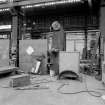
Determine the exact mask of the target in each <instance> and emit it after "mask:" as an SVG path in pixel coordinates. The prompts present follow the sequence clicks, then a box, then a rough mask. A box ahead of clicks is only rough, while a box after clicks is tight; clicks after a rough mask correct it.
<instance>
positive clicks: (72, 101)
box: [0, 76, 105, 105]
mask: <svg viewBox="0 0 105 105" xmlns="http://www.w3.org/2000/svg"><path fill="white" fill-rule="evenodd" d="M34 77H35V78H33V79H32V84H34V85H35V84H39V83H40V86H41V87H46V88H47V89H30V90H15V89H13V88H6V87H8V84H9V77H6V78H1V79H0V105H105V100H104V99H102V98H101V97H93V96H91V95H90V94H88V93H87V92H85V93H80V94H61V93H59V92H58V90H57V89H58V88H59V87H60V86H62V85H63V84H66V85H65V86H64V87H62V88H61V91H62V92H67V93H70V92H76V91H80V90H85V89H86V87H85V78H84V77H83V82H82V83H81V82H79V81H73V80H59V81H58V80H56V78H55V77H54V78H53V77H49V76H34ZM86 81H87V86H88V89H89V90H97V91H99V92H100V93H101V94H102V95H105V90H99V89H105V87H104V86H103V85H102V83H101V82H100V81H97V80H95V79H94V78H93V77H89V76H87V78H86ZM34 85H33V86H34ZM28 87H31V86H28Z"/></svg>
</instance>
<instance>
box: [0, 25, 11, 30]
mask: <svg viewBox="0 0 105 105" xmlns="http://www.w3.org/2000/svg"><path fill="white" fill-rule="evenodd" d="M2 29H11V25H0V30H2Z"/></svg>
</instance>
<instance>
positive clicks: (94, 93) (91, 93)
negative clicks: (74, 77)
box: [57, 77, 102, 97]
mask: <svg viewBox="0 0 105 105" xmlns="http://www.w3.org/2000/svg"><path fill="white" fill-rule="evenodd" d="M66 85H68V84H62V85H61V86H60V87H59V88H58V89H57V90H58V92H59V93H61V94H79V93H88V94H90V95H91V96H94V97H101V96H102V94H101V92H98V91H96V90H89V89H88V86H87V82H86V77H85V90H81V91H77V92H62V91H61V89H62V88H63V87H64V86H66Z"/></svg>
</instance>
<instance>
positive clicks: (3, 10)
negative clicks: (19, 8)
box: [0, 8, 10, 12]
mask: <svg viewBox="0 0 105 105" xmlns="http://www.w3.org/2000/svg"><path fill="white" fill-rule="evenodd" d="M9 10H10V8H3V9H0V12H5V11H9Z"/></svg>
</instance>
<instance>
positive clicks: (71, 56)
mask: <svg viewBox="0 0 105 105" xmlns="http://www.w3.org/2000/svg"><path fill="white" fill-rule="evenodd" d="M79 64H80V54H79V52H65V51H61V52H60V53H59V73H61V72H63V71H65V70H70V71H74V72H75V73H79Z"/></svg>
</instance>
